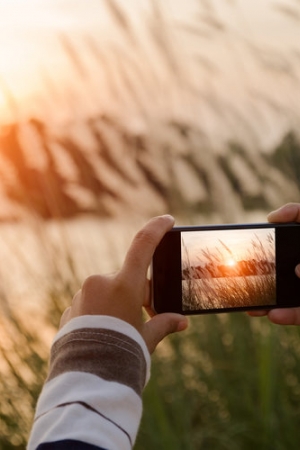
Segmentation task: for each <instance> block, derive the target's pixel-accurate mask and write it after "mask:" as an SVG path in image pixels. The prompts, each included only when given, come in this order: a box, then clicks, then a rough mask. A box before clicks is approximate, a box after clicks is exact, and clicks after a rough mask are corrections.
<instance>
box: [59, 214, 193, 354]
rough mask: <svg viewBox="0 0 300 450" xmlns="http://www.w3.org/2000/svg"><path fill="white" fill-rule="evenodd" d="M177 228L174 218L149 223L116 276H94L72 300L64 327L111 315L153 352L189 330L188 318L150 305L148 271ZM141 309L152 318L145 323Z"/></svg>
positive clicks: (162, 217)
mask: <svg viewBox="0 0 300 450" xmlns="http://www.w3.org/2000/svg"><path fill="white" fill-rule="evenodd" d="M173 225H174V218H173V217H171V216H168V215H166V216H160V217H156V218H154V219H152V220H150V221H149V222H148V223H147V224H146V225H145V226H144V227H143V228H142V229H141V230H140V231H139V232H138V233H137V235H136V236H135V238H134V239H133V241H132V244H131V246H130V248H129V250H128V252H127V256H126V258H125V262H124V264H123V267H122V268H121V270H120V271H119V272H117V273H115V274H113V275H92V276H90V277H88V278H87V279H86V280H85V282H84V283H83V286H82V289H81V290H80V291H79V292H78V293H77V294H76V295H75V297H74V298H73V302H72V306H71V307H69V308H68V309H67V310H66V311H65V312H64V314H63V316H62V319H61V326H63V325H65V324H66V323H67V322H68V321H69V320H71V319H72V318H74V317H78V316H82V315H108V316H114V317H117V318H119V319H122V320H124V321H126V322H128V323H129V324H131V325H132V326H134V327H135V328H136V329H137V330H138V331H139V332H140V334H141V335H142V337H143V338H144V340H145V342H146V345H147V347H148V349H149V351H150V353H152V352H153V351H154V350H155V347H156V346H157V344H158V343H159V342H160V341H161V340H162V339H163V338H164V337H165V336H167V335H168V334H170V333H174V332H176V331H182V330H184V329H186V328H187V325H188V322H187V318H186V317H185V316H182V315H180V314H174V313H164V314H158V315H155V314H154V312H153V311H152V309H151V306H150V281H149V280H148V279H147V271H148V268H149V265H150V263H151V259H152V256H153V253H154V251H155V248H156V247H157V245H158V244H159V242H160V240H161V239H162V237H163V236H164V234H165V233H166V232H167V231H169V230H170V229H171V228H172V227H173ZM142 307H144V308H145V309H146V311H147V312H148V314H149V315H150V317H151V318H150V320H149V321H148V322H145V323H144V321H143V312H142Z"/></svg>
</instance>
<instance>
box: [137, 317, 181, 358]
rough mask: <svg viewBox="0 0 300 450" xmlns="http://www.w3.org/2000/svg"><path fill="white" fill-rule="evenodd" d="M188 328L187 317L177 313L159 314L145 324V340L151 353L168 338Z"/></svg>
mask: <svg viewBox="0 0 300 450" xmlns="http://www.w3.org/2000/svg"><path fill="white" fill-rule="evenodd" d="M187 326H188V320H187V318H186V317H185V316H182V315H180V314H175V313H164V314H158V315H156V316H154V317H153V318H152V319H150V320H149V321H148V322H146V323H145V324H144V327H143V333H142V334H143V338H144V340H145V342H146V344H147V347H148V350H149V352H150V353H153V352H154V350H155V348H156V346H157V344H159V342H160V341H161V340H162V339H163V338H164V337H166V336H168V335H169V334H171V333H175V332H177V331H183V330H185V329H186V328H187Z"/></svg>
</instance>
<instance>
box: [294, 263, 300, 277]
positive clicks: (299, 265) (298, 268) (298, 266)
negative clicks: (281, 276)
mask: <svg viewBox="0 0 300 450" xmlns="http://www.w3.org/2000/svg"><path fill="white" fill-rule="evenodd" d="M295 273H296V275H297V277H298V278H300V264H298V265H297V266H296V267H295Z"/></svg>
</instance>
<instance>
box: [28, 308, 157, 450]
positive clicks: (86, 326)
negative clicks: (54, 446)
mask: <svg viewBox="0 0 300 450" xmlns="http://www.w3.org/2000/svg"><path fill="white" fill-rule="evenodd" d="M149 376H150V355H149V352H148V350H147V347H146V344H145V342H144V340H143V338H142V337H141V335H140V334H139V333H138V332H137V330H136V329H135V328H133V327H132V326H131V325H129V324H128V323H126V322H123V321H121V320H119V319H117V318H114V317H110V316H82V317H77V318H75V319H72V320H71V321H70V322H68V323H67V324H66V325H65V326H64V327H63V328H62V329H61V330H60V331H59V332H58V334H57V335H56V337H55V339H54V342H53V345H52V348H51V358H50V368H49V374H48V378H47V380H46V382H45V384H44V387H43V390H42V393H41V395H40V398H39V401H38V404H37V409H36V414H35V421H34V424H33V428H32V432H31V436H30V440H29V443H28V450H33V449H37V448H38V446H39V445H41V444H43V443H51V442H58V441H59V442H60V441H66V440H74V441H79V442H82V443H87V444H91V445H95V446H96V447H99V448H104V449H109V450H129V449H131V448H132V446H133V444H134V442H135V439H136V435H137V431H138V427H139V423H140V419H141V415H142V398H141V395H142V390H143V388H144V386H145V384H146V383H147V381H148V379H149Z"/></svg>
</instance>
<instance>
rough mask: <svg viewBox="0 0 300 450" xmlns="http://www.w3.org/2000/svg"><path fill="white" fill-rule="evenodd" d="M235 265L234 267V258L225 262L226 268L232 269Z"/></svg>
mask: <svg viewBox="0 0 300 450" xmlns="http://www.w3.org/2000/svg"><path fill="white" fill-rule="evenodd" d="M235 265H236V260H235V259H234V258H229V259H227V261H226V266H230V267H233V266H235Z"/></svg>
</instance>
